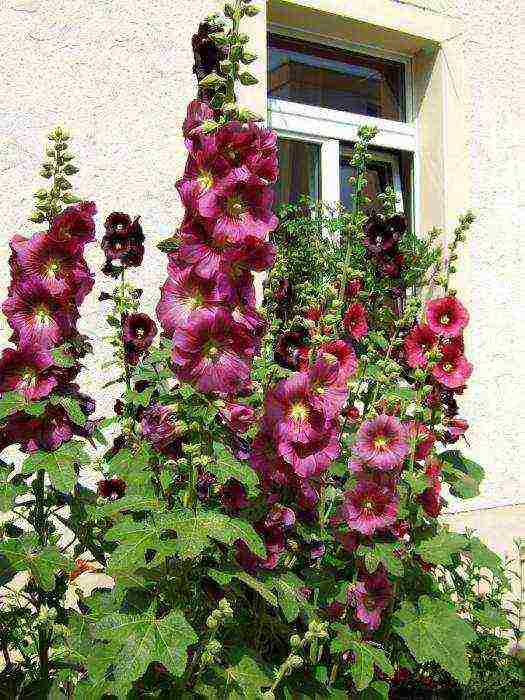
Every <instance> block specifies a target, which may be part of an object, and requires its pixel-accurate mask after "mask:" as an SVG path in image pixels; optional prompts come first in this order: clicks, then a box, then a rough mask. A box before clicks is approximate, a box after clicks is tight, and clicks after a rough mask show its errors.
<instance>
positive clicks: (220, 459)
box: [206, 442, 259, 491]
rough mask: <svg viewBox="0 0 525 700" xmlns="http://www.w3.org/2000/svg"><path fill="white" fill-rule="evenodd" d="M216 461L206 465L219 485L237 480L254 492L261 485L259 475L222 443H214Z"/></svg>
mask: <svg viewBox="0 0 525 700" xmlns="http://www.w3.org/2000/svg"><path fill="white" fill-rule="evenodd" d="M213 452H214V454H215V457H216V461H214V462H212V463H210V464H207V465H206V471H209V472H211V473H212V474H213V475H214V476H216V477H217V480H218V482H219V484H225V483H226V482H227V481H228V479H236V480H237V481H238V482H239V483H240V484H243V485H244V486H246V487H247V488H248V491H253V490H254V487H255V486H257V484H258V483H259V477H258V476H257V473H256V472H255V471H254V470H253V469H252V468H251V466H250V465H249V464H247V463H246V462H241V461H239V460H238V459H236V458H235V457H234V456H233V455H232V454H231V452H230V451H229V450H227V449H226V448H225V447H224V445H221V443H220V442H214V443H213Z"/></svg>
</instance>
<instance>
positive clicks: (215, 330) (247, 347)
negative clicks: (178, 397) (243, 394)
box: [171, 309, 254, 395]
mask: <svg viewBox="0 0 525 700" xmlns="http://www.w3.org/2000/svg"><path fill="white" fill-rule="evenodd" d="M253 354H254V345H253V340H252V339H251V338H250V337H249V336H248V335H247V334H246V332H245V330H244V329H243V328H242V326H240V325H239V324H238V323H236V322H235V321H234V320H233V318H232V316H231V314H230V313H228V311H226V310H225V309H217V310H215V311H210V310H208V309H203V310H201V311H199V312H196V313H195V314H192V316H191V317H190V318H189V319H188V321H187V323H186V324H185V325H184V326H179V327H178V328H176V329H175V332H174V333H173V352H172V357H171V359H172V362H173V364H174V366H175V372H176V374H177V376H178V377H179V379H181V380H182V381H187V382H190V383H193V384H195V385H196V386H197V388H198V389H199V391H202V392H204V393H209V392H213V391H215V392H218V393H220V394H223V395H224V394H234V393H236V392H237V391H239V389H241V388H242V389H245V388H246V387H247V386H248V385H249V384H250V370H251V359H252V357H253Z"/></svg>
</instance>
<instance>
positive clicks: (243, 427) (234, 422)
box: [220, 401, 256, 433]
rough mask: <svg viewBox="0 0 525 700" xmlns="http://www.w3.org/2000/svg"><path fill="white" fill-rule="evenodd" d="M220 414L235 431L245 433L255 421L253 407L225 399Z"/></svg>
mask: <svg viewBox="0 0 525 700" xmlns="http://www.w3.org/2000/svg"><path fill="white" fill-rule="evenodd" d="M220 414H221V416H222V417H223V418H224V420H225V421H226V423H227V424H228V426H229V427H230V428H231V430H233V431H234V432H237V433H245V432H246V431H247V430H248V429H249V428H250V427H251V426H252V425H253V424H254V422H255V421H256V414H255V411H254V410H253V408H250V406H245V405H244V404H240V403H234V402H232V401H227V402H226V403H225V405H224V407H223V408H221V409H220Z"/></svg>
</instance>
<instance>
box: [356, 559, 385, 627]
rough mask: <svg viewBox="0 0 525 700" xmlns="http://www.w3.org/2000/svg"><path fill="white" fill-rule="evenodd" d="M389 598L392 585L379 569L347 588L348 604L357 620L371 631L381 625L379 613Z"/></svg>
mask: <svg viewBox="0 0 525 700" xmlns="http://www.w3.org/2000/svg"><path fill="white" fill-rule="evenodd" d="M391 599H392V586H391V585H390V582H389V580H388V578H387V577H386V575H385V573H384V572H383V571H380V570H378V571H377V572H376V573H374V574H371V575H368V576H366V577H365V579H364V581H358V582H357V583H355V584H352V585H351V586H350V587H349V588H348V604H349V605H352V606H353V607H354V608H355V609H356V616H357V618H358V620H360V621H361V622H362V623H363V624H365V625H366V626H367V627H368V629H369V630H370V631H372V632H373V631H375V630H376V629H378V627H379V626H380V625H381V614H382V612H383V611H384V610H386V608H387V607H388V605H389V603H390V601H391Z"/></svg>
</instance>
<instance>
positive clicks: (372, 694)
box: [359, 681, 390, 700]
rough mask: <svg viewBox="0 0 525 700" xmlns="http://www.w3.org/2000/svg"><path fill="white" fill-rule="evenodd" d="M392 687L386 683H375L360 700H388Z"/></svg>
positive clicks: (364, 691)
mask: <svg viewBox="0 0 525 700" xmlns="http://www.w3.org/2000/svg"><path fill="white" fill-rule="evenodd" d="M389 693H390V685H389V684H388V683H386V682H385V681H374V683H372V684H371V685H369V686H368V688H365V690H363V692H362V693H361V694H360V696H359V698H360V700H388V698H389Z"/></svg>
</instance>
